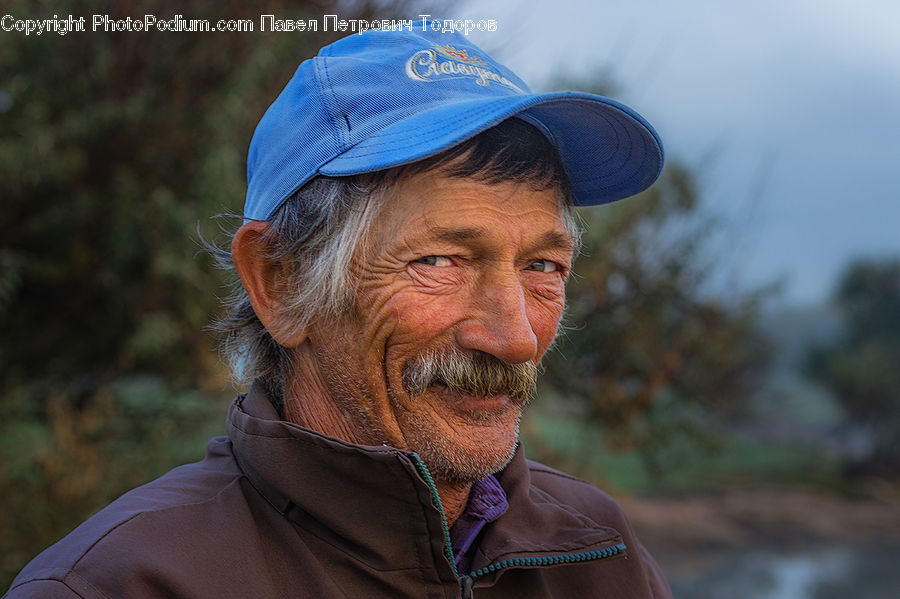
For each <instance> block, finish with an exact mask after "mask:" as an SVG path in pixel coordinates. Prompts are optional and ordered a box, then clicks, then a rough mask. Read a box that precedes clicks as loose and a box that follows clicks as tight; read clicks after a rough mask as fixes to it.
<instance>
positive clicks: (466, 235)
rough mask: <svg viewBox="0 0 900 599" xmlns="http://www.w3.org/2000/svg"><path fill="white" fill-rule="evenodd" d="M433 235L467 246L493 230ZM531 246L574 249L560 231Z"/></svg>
mask: <svg viewBox="0 0 900 599" xmlns="http://www.w3.org/2000/svg"><path fill="white" fill-rule="evenodd" d="M431 233H432V234H433V235H434V237H435V238H436V239H437V240H439V241H444V242H447V243H460V244H465V243H471V242H473V241H476V242H477V241H480V240H482V239H486V238H488V237H490V235H491V230H490V229H488V228H486V227H463V228H459V229H456V228H449V227H435V228H433V229H432V230H431ZM531 245H532V247H533V248H535V249H560V250H565V251H568V252H571V251H572V250H573V249H574V243H573V242H572V238H571V237H570V236H569V235H568V233H561V232H559V231H547V232H546V233H544V234H543V235H541V236H540V237H538V238H537V239H536V240H535V242H534V243H533V244H531Z"/></svg>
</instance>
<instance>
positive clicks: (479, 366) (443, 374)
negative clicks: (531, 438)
mask: <svg viewBox="0 0 900 599" xmlns="http://www.w3.org/2000/svg"><path fill="white" fill-rule="evenodd" d="M537 370H538V369H537V366H536V365H535V364H532V363H531V362H527V363H524V364H509V363H507V362H504V361H502V360H499V359H497V358H495V357H494V356H492V355H490V354H486V353H483V352H478V353H475V354H466V353H463V352H459V351H455V350H445V351H441V352H430V353H426V354H423V355H420V356H418V357H416V358H414V359H412V360H410V361H409V362H407V363H406V364H405V365H404V366H403V375H402V376H403V386H404V388H405V390H406V392H407V393H408V394H410V395H421V394H423V393H425V391H426V390H427V389H428V387H430V386H431V385H435V384H440V385H444V386H446V387H447V388H448V389H450V390H451V391H454V392H457V393H464V394H469V395H477V396H487V395H501V394H505V395H507V396H509V398H510V399H511V400H513V401H514V402H516V403H520V404H525V403H526V402H527V401H528V400H529V399H530V398H531V396H532V395H533V394H534V390H535V386H536V384H537Z"/></svg>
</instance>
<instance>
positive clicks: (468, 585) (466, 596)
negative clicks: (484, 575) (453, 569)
mask: <svg viewBox="0 0 900 599" xmlns="http://www.w3.org/2000/svg"><path fill="white" fill-rule="evenodd" d="M473 584H475V581H474V580H472V577H471V576H463V577H462V578H460V579H459V588H460V590H461V591H462V599H472V597H473V596H474V593H475V592H474V591H473V590H472V585H473Z"/></svg>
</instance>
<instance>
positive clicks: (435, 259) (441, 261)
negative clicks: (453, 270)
mask: <svg viewBox="0 0 900 599" xmlns="http://www.w3.org/2000/svg"><path fill="white" fill-rule="evenodd" d="M416 262H419V263H421V264H427V265H428V266H450V265H452V264H453V262H452V261H451V260H450V258H448V257H447V256H422V257H421V258H417V259H416Z"/></svg>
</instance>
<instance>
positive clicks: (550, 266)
mask: <svg viewBox="0 0 900 599" xmlns="http://www.w3.org/2000/svg"><path fill="white" fill-rule="evenodd" d="M559 269H560V267H559V264H557V263H556V262H553V261H552V260H535V261H534V262H532V263H531V264H529V265H528V268H526V269H525V270H536V271H537V272H555V271H557V270H559Z"/></svg>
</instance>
